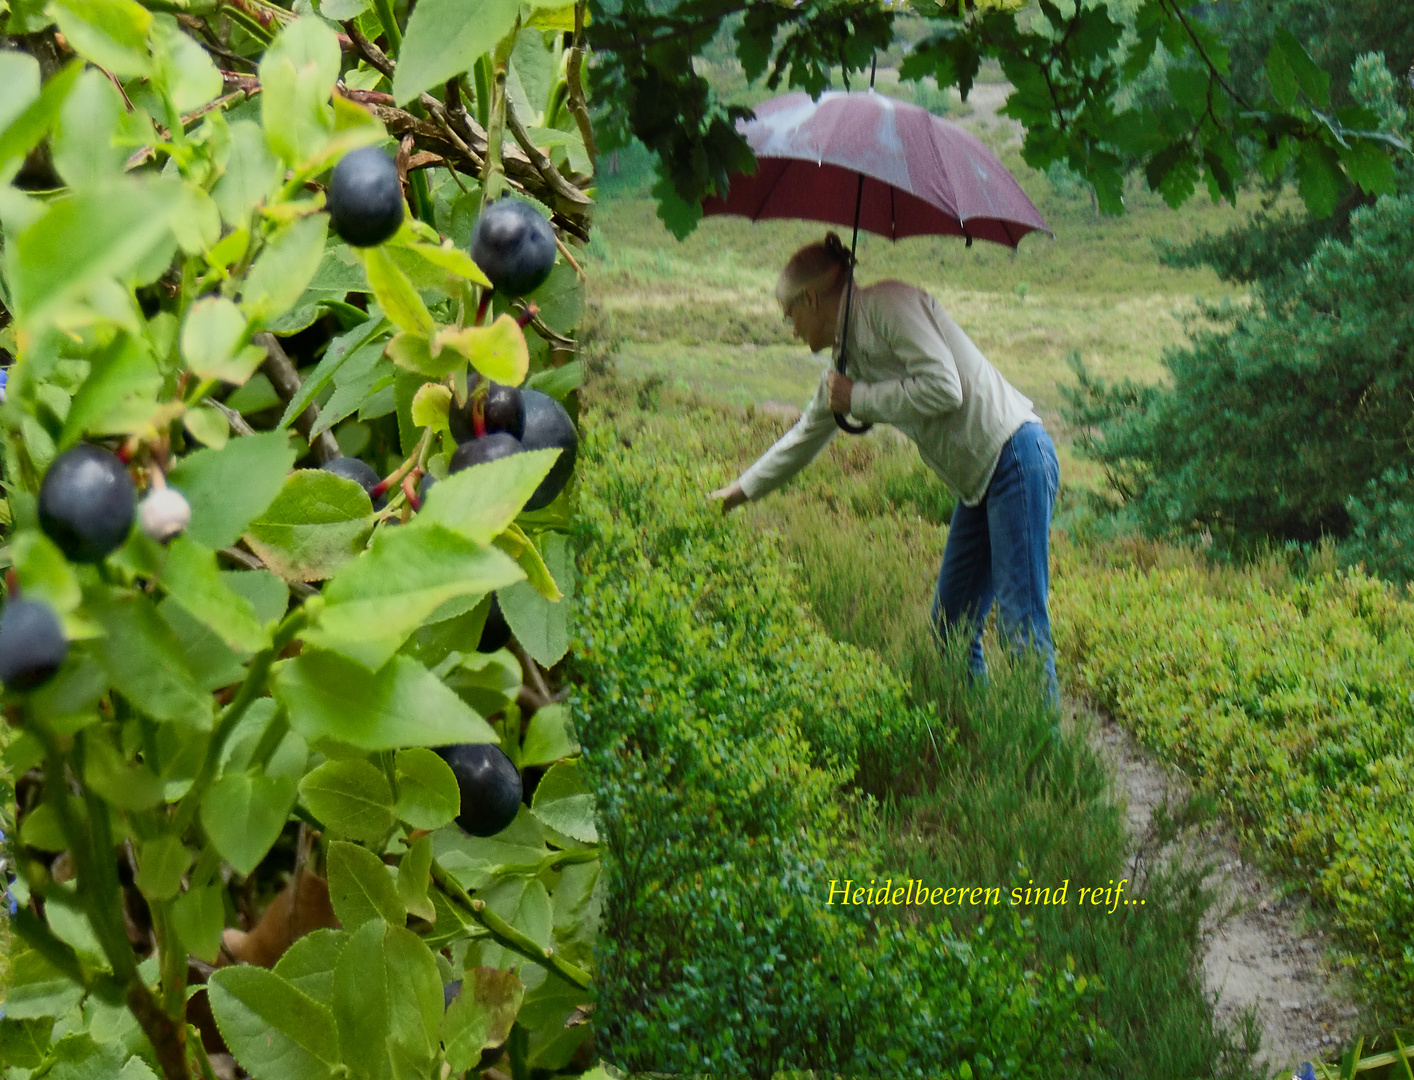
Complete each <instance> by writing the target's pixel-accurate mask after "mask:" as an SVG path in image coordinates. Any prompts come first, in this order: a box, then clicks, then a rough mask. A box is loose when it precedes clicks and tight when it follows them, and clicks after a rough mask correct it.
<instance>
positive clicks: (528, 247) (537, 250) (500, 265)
mask: <svg viewBox="0 0 1414 1080" xmlns="http://www.w3.org/2000/svg"><path fill="white" fill-rule="evenodd" d="M471 257H472V258H473V259H475V260H476V265H477V266H479V267H481V270H482V272H483V273H485V275H486V276H487V277H488V278H490V279H491V284H492V285H493V286H494V287H495V289H496V291H497V292H498V293H502V294H504V295H506V296H524V295H525V294H526V293H528V292H534V291H535V289H536V288H537V287H539V285H540V283H541V282H543V281H544V280H545V279H546V278H547V277H549V276H550V268H551V267H552V266H554V265H555V230H554V229H553V228H551V226H550V223H549V222H548V221H546V220H545V219H544V218H543V217H541V216H540V215H539V214H538V213H537V212H536V211H535V210H534V208H532V207H531V206H529V205H528V204H527V203H523V202H518V201H516V200H515V199H498V200H497V201H496V202H493V203H492V204H491V205H490V206H488V207H486V209H485V210H483V211H482V213H481V216H480V217H478V218H477V219H476V228H475V229H474V230H473V231H472V234H471Z"/></svg>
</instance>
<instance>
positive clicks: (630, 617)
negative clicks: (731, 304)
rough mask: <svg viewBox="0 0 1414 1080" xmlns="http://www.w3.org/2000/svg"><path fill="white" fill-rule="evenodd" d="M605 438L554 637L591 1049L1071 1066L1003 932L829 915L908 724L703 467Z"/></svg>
mask: <svg viewBox="0 0 1414 1080" xmlns="http://www.w3.org/2000/svg"><path fill="white" fill-rule="evenodd" d="M617 435H618V433H617V432H615V431H614V430H613V429H612V428H611V427H610V426H609V425H608V423H607V422H606V421H604V420H598V419H594V418H591V422H590V424H589V425H588V435H587V439H586V443H585V447H584V450H585V470H586V471H585V474H584V476H585V480H586V485H585V487H584V488H583V489H581V497H582V503H581V512H582V516H581V519H580V521H581V524H580V525H579V527H578V528H579V536H578V539H577V544H576V548H577V550H578V551H579V560H580V578H579V600H578V608H577V611H576V613H575V616H574V618H575V620H576V626H575V629H574V631H573V636H574V642H573V646H572V653H573V661H572V664H573V671H574V676H573V677H574V680H575V681H576V683H577V684H578V691H577V695H576V698H575V702H574V715H575V720H576V724H577V728H578V731H579V734H580V737H581V741H582V744H583V746H584V752H585V763H586V766H587V768H588V771H589V774H590V776H591V778H592V783H593V787H594V789H595V794H596V797H597V799H598V801H599V806H600V812H601V837H602V839H603V841H604V843H605V845H606V856H605V867H606V878H607V882H608V889H607V898H606V901H605V908H604V918H603V923H602V931H601V936H600V944H599V948H598V954H597V956H596V963H597V965H598V969H599V971H600V973H601V974H600V979H599V981H598V984H597V985H598V991H597V993H598V1011H597V1013H596V1018H595V1022H596V1028H597V1032H598V1036H599V1038H600V1040H601V1042H602V1050H603V1052H604V1053H605V1055H606V1057H608V1058H609V1059H610V1060H613V1061H615V1062H616V1063H618V1064H619V1065H622V1066H625V1067H630V1068H653V1069H655V1070H671V1071H685V1072H700V1071H706V1072H712V1073H716V1074H718V1075H723V1076H742V1075H747V1076H770V1075H771V1074H772V1072H773V1071H774V1070H776V1069H779V1068H820V1069H830V1070H839V1071H843V1072H846V1073H849V1074H851V1075H887V1076H918V1077H923V1076H927V1077H937V1076H942V1075H948V1076H966V1075H969V1073H968V1071H967V1070H969V1069H970V1070H971V1075H977V1076H1031V1075H1041V1074H1042V1073H1046V1074H1049V1073H1051V1072H1052V1071H1053V1070H1054V1069H1055V1068H1056V1067H1057V1066H1058V1065H1059V1064H1060V1063H1062V1062H1064V1061H1065V1060H1066V1059H1067V1058H1068V1057H1070V1056H1073V1055H1076V1054H1081V1053H1084V1052H1086V1051H1087V1050H1088V1047H1089V1045H1090V1040H1091V1039H1093V1038H1096V1037H1098V1032H1097V1031H1096V1030H1095V1029H1094V1028H1093V1025H1092V1024H1090V1023H1089V1022H1088V1021H1085V1020H1083V1019H1082V1016H1081V1011H1082V1008H1083V1006H1084V1005H1085V1003H1086V1002H1087V1001H1088V1000H1089V998H1090V997H1092V996H1093V995H1094V993H1095V990H1094V987H1093V985H1090V986H1087V984H1086V981H1085V980H1084V979H1083V978H1082V977H1077V976H1074V975H1073V974H1072V973H1070V972H1064V973H1057V972H1051V973H1049V974H1044V975H1043V974H1040V973H1037V972H1028V971H1026V970H1025V968H1026V967H1027V966H1028V965H1026V964H1025V963H1024V962H1023V960H1024V958H1025V957H1026V956H1027V955H1028V954H1029V953H1030V951H1031V945H1030V942H1029V941H1028V940H1027V937H1028V935H1027V931H1026V930H1025V928H1024V927H1022V926H1021V925H1020V924H1014V923H1012V922H1011V921H1007V920H1005V919H1004V920H1002V923H1003V924H1002V925H994V926H991V927H984V928H983V929H982V930H981V931H979V932H978V933H977V934H976V935H975V936H972V937H970V938H969V939H968V940H965V941H960V940H956V939H955V938H954V937H953V933H952V931H951V929H950V928H949V927H948V926H947V925H946V924H942V925H935V926H930V927H926V928H915V927H901V926H899V925H896V924H895V923H893V921H892V920H888V919H882V918H880V919H871V917H870V916H869V915H867V914H866V913H865V912H864V911H863V910H862V909H860V908H845V907H840V906H836V907H827V906H826V905H825V898H826V890H827V889H828V885H829V882H830V880H831V879H844V878H854V879H856V880H863V881H865V882H867V881H868V880H869V879H870V878H872V877H876V876H879V877H881V878H882V875H879V874H878V871H877V868H873V869H871V868H870V867H869V866H868V865H867V862H866V859H865V857H864V855H863V854H862V853H861V851H860V848H859V846H858V845H856V844H852V843H850V841H849V837H850V835H851V834H852V833H853V832H854V831H855V830H856V829H857V828H858V827H859V825H860V823H861V822H863V823H865V824H866V825H867V823H868V821H869V810H868V807H867V806H866V805H862V803H861V798H860V795H859V793H858V792H859V789H861V788H862V789H863V790H865V791H869V790H873V791H879V792H882V791H883V790H885V789H886V788H887V787H888V784H889V782H890V778H891V777H892V776H893V775H895V773H897V772H898V771H900V770H901V769H902V768H903V767H904V766H905V765H906V764H908V763H916V762H917V761H918V759H919V758H920V757H922V756H925V754H926V753H927V750H926V748H929V747H931V746H932V742H931V740H930V733H929V728H930V726H932V725H930V723H929V720H930V716H929V713H928V712H925V711H923V710H919V709H916V708H914V707H912V706H910V705H909V704H908V700H907V695H906V689H905V687H904V686H903V685H902V684H901V682H900V681H899V680H898V679H897V677H895V676H894V675H893V674H892V673H891V672H889V671H888V669H887V668H884V667H883V666H882V665H881V664H879V663H877V661H876V660H875V659H874V658H873V657H872V656H871V654H868V653H864V652H861V651H859V650H856V649H853V648H851V647H848V646H844V645H841V644H838V643H836V642H832V641H830V640H829V639H828V638H827V637H826V636H825V635H824V634H823V633H822V632H820V631H819V629H818V628H816V627H814V626H813V625H811V623H810V621H809V620H808V618H807V616H806V614H805V612H804V611H803V609H802V608H800V606H799V605H798V603H797V601H796V599H795V598H794V597H793V596H792V594H791V592H790V590H789V586H788V578H787V577H786V574H785V571H784V567H783V565H782V563H781V560H780V556H779V553H778V552H777V551H776V549H775V547H774V545H765V546H758V545H753V544H750V543H747V542H746V538H747V535H748V534H747V533H746V532H745V530H744V527H743V526H740V525H738V524H737V523H736V522H735V521H726V520H724V519H723V518H722V517H721V515H720V513H719V512H718V510H717V508H716V507H715V506H708V505H707V504H706V501H705V499H704V497H703V494H702V493H703V492H706V491H707V490H710V486H709V484H708V483H707V479H708V478H707V476H706V474H705V472H704V471H703V470H702V468H701V462H700V459H697V460H693V459H691V458H690V457H689V456H687V455H673V454H667V453H663V452H662V451H661V449H660V448H656V447H655V453H654V454H653V455H648V454H645V453H643V452H642V451H641V449H637V450H633V451H631V452H630V451H626V450H624V449H623V448H621V447H620V445H619V444H618V441H617V438H616V437H617ZM650 457H651V460H650ZM941 741H942V740H941V739H940V742H941ZM943 745H944V746H946V743H945V742H943ZM851 781H853V782H854V783H853V784H851V783H850V782H851Z"/></svg>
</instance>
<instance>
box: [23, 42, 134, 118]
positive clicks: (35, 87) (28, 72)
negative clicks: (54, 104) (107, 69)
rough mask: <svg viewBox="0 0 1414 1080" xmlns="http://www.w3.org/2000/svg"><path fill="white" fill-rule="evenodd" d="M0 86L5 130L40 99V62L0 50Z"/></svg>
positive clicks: (30, 57) (26, 54)
mask: <svg viewBox="0 0 1414 1080" xmlns="http://www.w3.org/2000/svg"><path fill="white" fill-rule="evenodd" d="M79 67H80V69H82V67H83V65H79ZM75 74H77V73H75ZM94 74H95V75H97V74H98V73H97V72H94ZM78 77H79V78H82V76H81V75H79V76H78ZM98 77H99V78H100V79H102V78H103V76H102V75H99V76H98ZM103 81H104V82H107V81H108V80H107V79H104V80H103ZM0 85H3V86H4V87H5V96H4V97H0V132H4V131H6V130H7V129H8V128H9V127H10V125H11V124H13V123H14V122H15V121H16V120H18V119H19V118H20V117H21V116H23V115H24V112H25V110H26V109H28V108H29V107H30V106H31V105H33V104H34V103H35V102H36V101H38V100H39V61H38V60H36V59H35V58H34V57H33V56H30V55H29V53H22V52H17V51H15V50H13V49H6V50H5V51H4V52H0Z"/></svg>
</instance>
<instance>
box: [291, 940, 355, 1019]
mask: <svg viewBox="0 0 1414 1080" xmlns="http://www.w3.org/2000/svg"><path fill="white" fill-rule="evenodd" d="M348 940H349V935H348V934H347V933H345V932H344V931H343V930H329V929H319V930H312V931H310V932H309V933H308V934H305V935H304V937H302V938H299V939H298V940H297V941H296V942H295V943H294V944H293V945H291V946H290V947H289V948H288V949H286V950H285V955H284V956H282V957H280V959H279V960H278V961H277V962H276V964H275V974H276V975H278V976H280V978H282V979H284V980H286V981H287V982H288V983H289V984H290V985H291V986H293V987H294V988H295V989H296V990H301V991H303V992H304V993H306V994H308V995H309V996H310V997H312V998H313V999H314V1000H315V1001H318V1002H320V1003H321V1004H324V1005H333V1003H334V971H335V969H336V968H337V967H338V963H339V957H340V956H342V955H343V952H344V946H345V945H347V944H348Z"/></svg>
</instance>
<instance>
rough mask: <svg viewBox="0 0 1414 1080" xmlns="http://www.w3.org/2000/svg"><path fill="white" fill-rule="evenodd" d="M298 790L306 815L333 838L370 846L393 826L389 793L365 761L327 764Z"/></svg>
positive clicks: (385, 783) (383, 780)
mask: <svg viewBox="0 0 1414 1080" xmlns="http://www.w3.org/2000/svg"><path fill="white" fill-rule="evenodd" d="M299 790H300V797H301V798H303V799H304V804H305V806H307V807H309V811H310V813H312V814H313V815H314V816H315V817H317V818H318V819H319V820H320V821H322V822H323V823H324V824H325V825H326V826H328V828H329V829H331V830H332V831H333V832H334V833H335V834H336V835H339V836H345V837H348V838H349V839H351V840H363V841H366V842H368V843H370V844H371V843H376V842H378V841H380V840H382V839H383V837H384V836H385V835H387V832H388V830H389V829H391V828H392V827H393V826H394V825H395V824H397V818H396V817H395V816H394V814H393V790H392V788H390V787H389V786H388V780H387V778H386V777H385V776H384V775H383V773H382V772H381V771H380V770H379V769H376V768H374V767H373V766H372V765H370V764H369V763H368V762H366V761H361V760H359V759H357V758H351V759H349V760H347V761H327V762H325V763H324V764H323V765H321V766H319V768H317V769H315V770H314V771H313V772H312V773H310V774H309V775H308V776H306V777H305V778H304V779H303V780H301V781H300V785H299Z"/></svg>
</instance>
